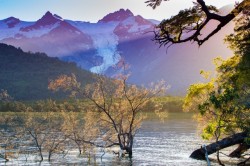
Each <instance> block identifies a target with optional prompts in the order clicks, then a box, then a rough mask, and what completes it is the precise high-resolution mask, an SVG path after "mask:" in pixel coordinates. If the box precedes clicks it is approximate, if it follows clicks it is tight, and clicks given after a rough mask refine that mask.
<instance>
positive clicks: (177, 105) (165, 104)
mask: <svg viewBox="0 0 250 166" xmlns="http://www.w3.org/2000/svg"><path fill="white" fill-rule="evenodd" d="M155 105H161V109H162V111H165V112H182V105H183V98H182V97H174V96H164V97H155V98H154V99H153V100H152V101H149V102H148V103H147V104H146V105H145V108H144V110H143V111H144V112H153V111H154V109H155Z"/></svg>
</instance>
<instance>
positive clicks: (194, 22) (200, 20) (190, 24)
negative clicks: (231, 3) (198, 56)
mask: <svg viewBox="0 0 250 166" xmlns="http://www.w3.org/2000/svg"><path fill="white" fill-rule="evenodd" d="M161 2H162V0H149V1H146V3H148V6H151V7H153V8H156V7H157V6H159V5H160V3H161ZM194 4H195V6H194V7H193V8H190V9H186V10H182V11H180V12H179V14H178V15H176V16H174V17H171V18H170V19H167V20H163V21H162V22H161V23H160V24H159V25H158V26H157V27H156V29H155V37H154V40H155V41H156V43H158V44H160V46H162V45H163V46H169V45H172V44H177V43H184V42H188V41H194V42H196V43H197V44H198V45H199V46H201V45H202V44H203V43H204V42H206V41H207V40H209V39H210V38H211V37H212V36H214V35H215V34H216V33H217V32H219V31H220V30H221V28H222V27H224V26H225V25H227V24H228V23H229V22H230V21H232V20H233V19H234V18H235V17H236V16H237V15H239V14H240V13H241V12H242V11H243V10H244V9H246V8H249V7H250V3H249V0H243V1H242V2H241V3H239V4H238V5H237V6H236V7H235V8H234V9H233V10H232V11H231V12H230V13H228V14H227V15H225V16H222V15H219V14H218V13H215V12H217V9H216V8H215V7H214V6H207V5H206V4H205V1H204V0H197V3H194ZM212 20H216V21H219V25H218V26H217V27H216V28H214V29H213V30H212V31H211V32H210V33H209V34H207V35H205V36H202V34H201V31H202V30H203V29H204V28H205V26H206V25H207V24H208V23H209V22H210V21H212ZM179 25H181V27H180V28H178V26H179ZM190 28H191V30H189V32H188V33H187V32H186V31H185V30H186V29H190ZM191 32H193V33H192V34H190V33H191Z"/></svg>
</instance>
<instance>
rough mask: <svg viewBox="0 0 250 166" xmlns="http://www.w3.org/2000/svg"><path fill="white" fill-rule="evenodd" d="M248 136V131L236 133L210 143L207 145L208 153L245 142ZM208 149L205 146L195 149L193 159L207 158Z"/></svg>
mask: <svg viewBox="0 0 250 166" xmlns="http://www.w3.org/2000/svg"><path fill="white" fill-rule="evenodd" d="M246 137H247V132H241V133H237V134H234V135H232V136H229V137H226V138H224V139H222V140H220V141H218V142H217V143H211V144H209V145H207V146H206V149H207V154H208V155H210V154H213V153H215V152H216V151H218V150H221V149H224V148H227V147H230V146H233V145H237V144H241V143H243V142H244V139H245V138H246ZM205 154H206V151H205V149H204V148H200V149H197V150H195V151H194V152H193V153H192V154H191V155H190V157H191V158H193V159H197V160H206V157H205Z"/></svg>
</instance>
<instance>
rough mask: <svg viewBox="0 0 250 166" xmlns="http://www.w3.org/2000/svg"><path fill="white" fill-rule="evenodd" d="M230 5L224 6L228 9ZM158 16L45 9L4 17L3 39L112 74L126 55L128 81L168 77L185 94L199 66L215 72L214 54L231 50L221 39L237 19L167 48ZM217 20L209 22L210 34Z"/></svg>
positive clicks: (0, 39) (0, 34)
mask: <svg viewBox="0 0 250 166" xmlns="http://www.w3.org/2000/svg"><path fill="white" fill-rule="evenodd" d="M230 8H232V7H231V6H226V7H224V8H222V9H221V12H222V13H227V12H228V11H229V10H230ZM156 22H157V21H155V20H154V21H152V20H147V19H145V18H143V17H141V16H135V15H134V14H133V13H132V12H131V11H130V10H128V9H127V10H124V9H120V10H118V11H116V12H113V13H110V14H108V15H107V16H104V17H103V18H102V19H100V20H99V21H98V22H97V23H89V22H84V21H72V20H64V19H63V18H61V17H59V16H57V15H55V14H54V15H52V14H51V13H50V12H47V13H46V14H45V15H44V16H43V17H42V18H41V19H39V20H38V21H36V22H24V21H21V20H19V19H16V18H13V17H10V18H8V19H5V20H2V21H0V30H1V31H0V42H3V43H7V44H12V45H14V46H17V47H21V48H22V49H24V50H25V51H33V52H37V51H39V52H45V53H46V54H48V56H51V57H54V56H57V57H59V58H60V59H61V60H64V61H69V62H75V63H77V65H78V66H80V67H81V68H83V69H86V70H89V71H91V72H94V73H104V74H106V75H108V76H111V77H112V76H113V75H114V74H115V72H116V69H115V68H114V66H115V65H116V64H117V63H118V62H119V61H120V60H121V59H125V61H126V62H128V63H129V64H130V66H131V73H132V74H131V77H130V79H129V81H130V82H131V83H136V84H139V85H141V84H148V83H150V82H156V81H158V80H162V79H164V80H166V82H167V83H168V84H170V85H171V87H172V88H171V89H170V90H169V93H171V94H174V95H183V94H185V92H186V89H187V88H188V86H189V85H190V84H192V83H195V82H198V81H204V79H203V78H202V77H201V76H200V74H199V73H200V70H201V69H204V70H211V71H214V65H213V63H212V61H213V59H214V58H215V57H217V56H222V57H223V58H228V57H230V56H231V55H232V51H230V50H229V49H228V48H227V46H226V45H225V44H224V41H223V38H224V36H225V35H226V34H230V33H231V32H233V26H234V25H233V23H230V24H229V25H227V26H226V27H224V28H223V29H222V30H221V31H220V32H219V33H218V34H216V35H215V36H213V37H212V38H211V39H210V40H209V41H208V42H206V43H205V44H204V45H203V46H201V47H200V48H199V47H198V46H197V45H195V44H194V45H192V43H186V44H179V45H173V46H172V47H170V48H169V49H168V50H167V49H166V48H164V47H162V48H159V45H157V44H155V43H154V41H152V39H153V37H154V33H153V32H152V31H153V30H154V27H155V23H156ZM216 24H217V23H216V22H211V23H210V24H209V25H208V26H207V29H206V30H205V31H204V32H203V33H207V32H208V31H209V30H210V29H211V28H212V27H215V26H216Z"/></svg>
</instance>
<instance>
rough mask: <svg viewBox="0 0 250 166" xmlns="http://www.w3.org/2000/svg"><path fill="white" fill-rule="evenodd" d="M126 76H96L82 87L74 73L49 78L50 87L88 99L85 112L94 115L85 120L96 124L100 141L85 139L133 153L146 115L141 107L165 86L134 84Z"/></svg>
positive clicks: (162, 90)
mask: <svg viewBox="0 0 250 166" xmlns="http://www.w3.org/2000/svg"><path fill="white" fill-rule="evenodd" d="M127 78H128V77H127V76H125V75H120V76H118V77H117V78H116V79H113V80H111V79H108V78H105V77H103V76H97V78H96V80H97V81H96V82H95V83H93V84H89V85H87V86H86V87H84V88H82V87H81V86H80V83H78V82H77V80H76V77H75V76H74V75H71V76H66V75H63V76H60V77H58V79H56V80H54V81H51V82H50V85H49V88H50V89H52V90H58V89H60V88H62V89H64V90H70V91H71V92H72V94H73V95H74V96H78V97H79V96H81V97H83V100H85V99H87V100H88V101H90V108H89V110H88V112H89V111H90V112H92V114H94V115H95V116H93V115H92V118H91V117H89V119H87V120H88V121H89V122H88V123H90V124H92V126H96V127H97V128H98V131H99V135H98V137H99V138H102V142H101V143H100V142H94V140H93V141H91V140H89V142H87V141H86V140H85V143H90V144H93V145H96V146H98V147H105V148H107V147H112V146H119V147H120V149H121V150H124V151H126V153H128V154H129V157H132V151H133V150H132V149H133V143H134V137H135V135H136V133H137V131H138V129H139V128H140V125H141V122H142V120H143V119H144V118H145V116H144V115H143V114H142V110H143V108H144V106H145V105H146V104H147V102H148V101H150V100H151V99H152V98H153V97H154V96H156V95H159V94H160V93H163V92H164V90H165V86H164V83H163V82H162V83H160V84H157V85H155V86H152V88H145V87H137V86H135V85H129V84H127V82H126V81H127ZM85 102H86V101H85ZM155 112H156V113H157V115H159V116H161V117H163V116H165V112H161V111H159V109H155ZM89 132H91V131H89Z"/></svg>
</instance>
